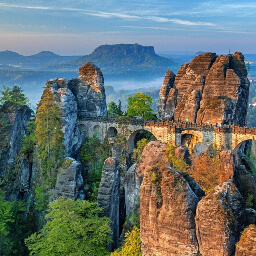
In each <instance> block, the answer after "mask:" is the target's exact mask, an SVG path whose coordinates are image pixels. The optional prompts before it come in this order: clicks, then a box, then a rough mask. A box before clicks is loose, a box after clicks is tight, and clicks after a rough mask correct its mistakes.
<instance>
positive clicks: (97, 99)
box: [68, 62, 107, 118]
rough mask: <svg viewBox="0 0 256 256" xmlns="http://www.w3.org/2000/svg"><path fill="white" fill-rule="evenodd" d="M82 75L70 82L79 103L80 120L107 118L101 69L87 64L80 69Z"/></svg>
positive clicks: (89, 63) (70, 87)
mask: <svg viewBox="0 0 256 256" xmlns="http://www.w3.org/2000/svg"><path fill="white" fill-rule="evenodd" d="M79 74H80V75H81V76H80V77H79V78H77V79H71V80H70V81H69V82H68V88H69V89H70V90H71V91H72V93H73V94H74V96H75V98H76V101H77V109H78V118H83V117H107V104H106V95H105V88H104V78H103V75H102V73H101V71H100V69H99V68H97V67H96V66H95V65H94V64H93V63H91V62H87V63H85V64H84V65H83V66H81V67H80V68H79Z"/></svg>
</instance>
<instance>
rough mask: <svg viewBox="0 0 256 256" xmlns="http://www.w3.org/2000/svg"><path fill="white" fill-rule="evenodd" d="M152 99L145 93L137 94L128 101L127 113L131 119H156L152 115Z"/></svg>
mask: <svg viewBox="0 0 256 256" xmlns="http://www.w3.org/2000/svg"><path fill="white" fill-rule="evenodd" d="M151 107H152V98H151V97H150V96H148V95H146V94H144V93H141V92H137V93H135V94H134V95H133V96H130V97H128V99H127V113H126V115H127V116H129V117H132V116H139V117H142V118H143V119H156V117H155V115H154V114H153V113H152V111H153V110H152V108H151Z"/></svg>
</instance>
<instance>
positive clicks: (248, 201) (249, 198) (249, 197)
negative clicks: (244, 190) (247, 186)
mask: <svg viewBox="0 0 256 256" xmlns="http://www.w3.org/2000/svg"><path fill="white" fill-rule="evenodd" d="M245 207H246V208H253V195H252V194H250V193H249V194H248V195H247V198H246V200H245Z"/></svg>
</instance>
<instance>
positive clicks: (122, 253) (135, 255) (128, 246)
mask: <svg viewBox="0 0 256 256" xmlns="http://www.w3.org/2000/svg"><path fill="white" fill-rule="evenodd" d="M125 238H126V239H125V243H124V244H123V246H122V247H121V248H120V249H117V250H116V251H115V252H113V253H111V256H141V255H142V252H141V240H140V230H139V228H137V227H136V226H134V227H133V229H132V231H130V232H127V233H126V234H125Z"/></svg>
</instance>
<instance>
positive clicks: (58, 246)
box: [25, 197, 110, 256]
mask: <svg viewBox="0 0 256 256" xmlns="http://www.w3.org/2000/svg"><path fill="white" fill-rule="evenodd" d="M100 211H101V209H100V208H97V207H96V203H90V202H88V201H82V200H76V201H75V200H73V199H65V198H63V197H60V198H59V199H57V200H56V201H54V202H52V203H51V204H50V205H49V213H48V214H47V215H46V219H47V220H48V221H47V223H46V224H45V226H44V227H43V228H42V230H41V231H40V232H39V233H35V234H33V235H31V236H30V237H29V238H27V239H26V241H25V242H26V244H27V246H28V248H29V250H30V255H37V256H45V255H51V256H54V255H90V256H105V255H108V251H107V249H106V246H107V244H108V242H109V241H110V237H109V233H110V227H109V222H110V220H109V219H108V218H106V217H99V213H100Z"/></svg>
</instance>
